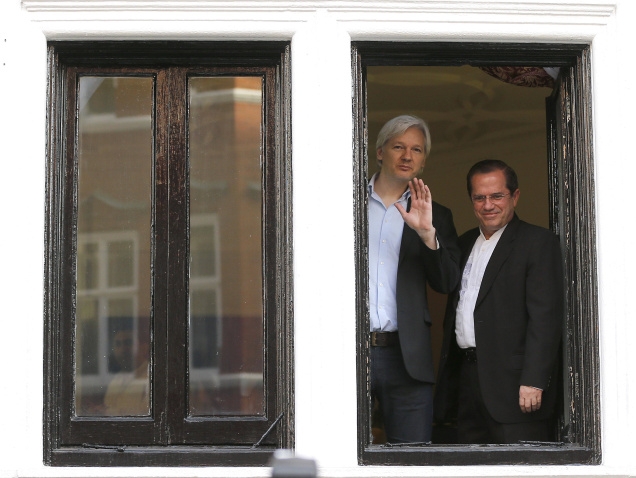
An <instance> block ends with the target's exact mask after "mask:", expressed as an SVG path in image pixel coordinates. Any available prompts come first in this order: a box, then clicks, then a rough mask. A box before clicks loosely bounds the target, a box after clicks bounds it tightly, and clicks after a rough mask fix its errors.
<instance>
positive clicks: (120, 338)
mask: <svg viewBox="0 0 636 478" xmlns="http://www.w3.org/2000/svg"><path fill="white" fill-rule="evenodd" d="M113 355H114V356H115V360H117V363H118V364H119V366H120V367H121V370H122V371H130V370H132V368H133V333H132V331H130V330H121V331H119V332H117V333H116V334H115V336H114V337H113Z"/></svg>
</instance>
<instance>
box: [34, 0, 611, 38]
mask: <svg viewBox="0 0 636 478" xmlns="http://www.w3.org/2000/svg"><path fill="white" fill-rule="evenodd" d="M22 7H23V9H24V10H25V11H26V12H28V14H29V17H30V18H31V19H32V20H33V21H35V22H38V23H40V24H41V28H42V30H43V31H44V33H45V35H46V36H47V37H48V38H49V39H79V38H82V39H96V38H117V39H133V38H139V39H158V38H162V39H167V38H174V39H233V40H236V39H280V40H287V39H290V38H291V37H292V36H293V34H294V33H295V32H296V31H297V30H298V29H299V28H300V27H301V26H302V24H303V23H306V22H308V21H309V20H311V19H313V18H316V16H317V15H318V16H323V17H329V18H330V19H332V20H335V21H337V22H338V23H339V24H340V25H341V27H342V28H343V29H344V30H346V31H347V32H348V33H349V34H350V35H351V37H352V39H355V40H371V39H375V38H374V36H375V35H382V37H383V38H382V39H385V40H392V39H395V40H418V39H427V38H435V39H438V40H445V39H446V40H453V39H456V38H455V35H460V36H461V35H467V36H468V37H469V38H468V39H470V37H472V38H473V39H475V40H481V39H483V38H487V37H489V36H490V37H491V39H492V40H507V41H511V40H513V41H514V40H515V39H519V40H521V41H523V39H526V40H527V41H533V40H535V39H539V40H540V39H541V38H553V39H554V40H562V41H570V42H576V41H589V40H591V39H592V38H593V37H594V36H595V35H596V33H598V31H599V30H600V29H602V28H604V27H605V26H606V25H607V24H608V23H609V22H610V19H611V18H612V16H613V15H614V13H615V11H616V5H615V3H613V2H610V1H607V0H597V1H587V0H583V1H581V0H579V1H577V2H568V1H567V0H563V1H561V2H555V1H534V2H530V1H527V0H521V1H510V0H489V1H453V0H450V1H425V0H401V1H391V0H386V1H363V0H349V1H334V0H323V1H317V0H314V1H309V0H307V1H304V0H296V1H289V0H256V1H255V0H252V1H247V0H245V1H241V0H236V1H214V0H199V1H196V0H110V1H109V0H22ZM537 37H538V38H537ZM462 39H464V40H465V39H467V38H462Z"/></svg>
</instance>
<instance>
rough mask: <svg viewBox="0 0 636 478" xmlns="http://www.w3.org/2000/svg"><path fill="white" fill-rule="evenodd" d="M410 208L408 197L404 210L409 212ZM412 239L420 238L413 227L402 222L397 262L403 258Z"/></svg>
mask: <svg viewBox="0 0 636 478" xmlns="http://www.w3.org/2000/svg"><path fill="white" fill-rule="evenodd" d="M410 210H411V198H410V197H409V198H408V199H407V201H406V212H409V211H410ZM414 239H417V240H418V241H419V239H420V238H419V236H418V235H417V234H416V233H415V231H414V230H413V229H411V228H410V227H409V226H408V225H407V224H406V223H404V228H403V229H402V240H401V241H400V258H399V259H398V264H399V263H401V262H402V261H403V260H404V257H405V256H406V251H407V250H408V249H409V247H410V243H412V242H413V240H414Z"/></svg>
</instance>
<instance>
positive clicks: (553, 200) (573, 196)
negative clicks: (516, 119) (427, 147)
mask: <svg viewBox="0 0 636 478" xmlns="http://www.w3.org/2000/svg"><path fill="white" fill-rule="evenodd" d="M351 53H352V77H353V88H354V94H353V97H354V98H353V121H354V155H353V182H354V219H355V250H356V313H357V352H358V353H357V364H356V366H357V391H358V463H359V464H361V465H435V466H438V465H489V464H529V465H546V464H560V465H564V464H591V465H594V464H600V463H601V457H602V455H601V431H600V422H601V420H600V416H601V415H600V393H599V389H598V387H597V386H594V384H598V383H600V382H599V377H600V367H599V337H598V326H599V316H598V297H597V289H598V287H597V273H596V231H595V223H596V222H595V201H594V161H593V143H592V114H591V99H590V98H591V91H592V87H591V63H590V46H589V45H587V44H543V43H528V44H521V43H508V44H506V43H461V42H430V43H429V42H419V43H417V42H373V41H369V42H365V41H360V42H353V43H352V50H351ZM461 65H471V66H538V67H546V66H556V67H561V68H562V70H564V72H563V73H562V74H561V76H560V82H561V94H560V95H553V97H552V98H551V99H549V100H548V101H547V103H546V106H547V108H546V109H547V110H548V111H549V110H550V108H558V111H559V112H560V115H554V116H553V117H550V116H549V115H548V116H547V124H548V141H549V144H548V156H549V157H548V158H547V166H548V170H549V181H550V188H551V190H550V223H551V228H552V229H553V230H554V231H555V232H556V233H557V234H559V235H560V239H561V244H562V251H563V256H564V272H565V281H566V285H567V287H566V300H565V330H567V331H568V332H569V333H568V334H566V340H564V344H563V347H564V355H563V356H564V360H566V361H567V364H568V365H569V368H568V370H571V373H570V376H568V377H563V379H564V384H566V385H567V387H568V389H569V392H570V396H571V400H572V405H571V408H570V415H569V417H568V418H569V426H568V427H567V428H566V427H564V426H563V423H561V431H560V433H561V436H560V437H559V438H560V440H561V441H560V442H558V443H557V442H555V443H549V444H524V445H494V446H489V445H483V446H477V445H473V446H466V445H424V446H396V445H393V446H391V445H371V444H370V442H371V439H370V437H371V425H370V423H371V416H370V414H371V412H370V403H371V395H370V383H369V374H368V370H369V369H368V357H369V334H368V330H369V310H368V263H367V261H368V225H367V208H368V198H367V194H368V193H367V183H368V181H367V171H368V160H367V158H368V154H367V151H368V138H367V128H366V115H367V111H366V105H367V102H366V67H367V66H461ZM557 145H560V146H561V148H559V147H558V146H557ZM563 151H565V153H564V154H562V152H563ZM458 174H459V173H458ZM464 174H465V172H461V174H460V175H459V176H458V180H460V179H462V178H463V177H464V176H463V175H464Z"/></svg>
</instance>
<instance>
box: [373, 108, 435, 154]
mask: <svg viewBox="0 0 636 478" xmlns="http://www.w3.org/2000/svg"><path fill="white" fill-rule="evenodd" d="M409 128H417V129H419V130H420V131H421V132H422V133H423V134H424V138H425V139H426V143H425V144H424V154H425V155H426V156H428V155H429V153H430V152H431V133H430V131H429V130H428V125H427V124H426V122H424V120H423V119H422V118H418V117H417V116H412V115H401V116H396V117H395V118H393V119H390V120H389V121H387V122H386V123H384V126H382V129H381V130H380V132H379V133H378V139H377V141H376V142H375V150H376V151H377V150H378V149H380V148H381V147H382V146H384V145H385V144H386V143H387V142H388V141H389V140H390V139H391V138H393V137H395V136H399V135H402V134H404V133H405V132H406V130H407V129H409Z"/></svg>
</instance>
